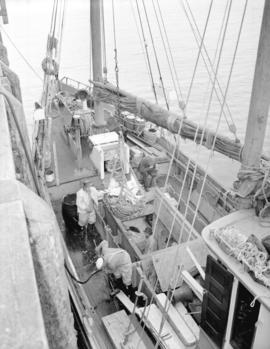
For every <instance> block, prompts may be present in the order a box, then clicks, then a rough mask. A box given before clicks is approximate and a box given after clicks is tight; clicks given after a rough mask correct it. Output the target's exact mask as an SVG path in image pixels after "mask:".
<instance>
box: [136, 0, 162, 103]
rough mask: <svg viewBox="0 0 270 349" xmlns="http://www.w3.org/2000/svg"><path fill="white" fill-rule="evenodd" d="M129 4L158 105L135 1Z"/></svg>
mask: <svg viewBox="0 0 270 349" xmlns="http://www.w3.org/2000/svg"><path fill="white" fill-rule="evenodd" d="M129 3H130V7H131V11H132V15H133V19H134V22H135V25H136V30H137V34H138V37H139V40H140V44H141V49H142V53H143V58H144V60H145V65H146V68H147V72H148V76H149V79H150V86H151V88H152V91H153V94H154V97H155V100H156V103H158V101H157V95H156V90H155V85H154V80H153V74H152V69H151V67H149V64H148V62H149V57H147V55H148V51H147V52H146V51H145V46H144V44H143V39H142V37H141V34H140V30H139V25H138V22H137V19H136V14H135V9H134V7H133V1H132V0H130V1H129Z"/></svg>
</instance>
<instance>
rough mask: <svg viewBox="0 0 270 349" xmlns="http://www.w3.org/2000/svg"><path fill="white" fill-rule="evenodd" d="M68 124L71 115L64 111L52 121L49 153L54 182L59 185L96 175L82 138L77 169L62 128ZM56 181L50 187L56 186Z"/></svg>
mask: <svg viewBox="0 0 270 349" xmlns="http://www.w3.org/2000/svg"><path fill="white" fill-rule="evenodd" d="M70 123H71V115H70V114H68V113H65V112H64V111H63V112H62V113H61V114H60V115H59V116H57V117H56V118H54V119H53V121H52V142H51V144H52V149H51V153H52V154H53V159H52V160H53V167H54V172H55V176H56V181H58V183H59V184H60V185H61V184H64V183H67V182H72V181H77V180H80V179H82V178H85V177H93V176H96V175H97V172H96V170H95V168H94V166H93V164H92V163H91V161H90V158H89V155H90V148H89V146H88V144H87V139H84V138H82V168H81V169H79V168H78V166H77V162H76V158H75V155H74V154H73V152H72V151H71V148H70V145H69V142H68V138H67V135H66V133H65V131H64V126H65V125H70ZM54 144H55V146H54ZM54 148H55V149H54ZM56 181H55V182H53V183H52V184H51V185H54V184H56Z"/></svg>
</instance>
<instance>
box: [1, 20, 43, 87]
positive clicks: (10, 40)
mask: <svg viewBox="0 0 270 349" xmlns="http://www.w3.org/2000/svg"><path fill="white" fill-rule="evenodd" d="M0 28H1V30H2V31H3V32H4V33H5V35H6V37H7V38H8V40H9V42H10V43H11V45H12V46H13V47H14V48H15V50H16V51H17V52H18V54H19V55H20V56H21V58H22V59H23V61H24V62H25V63H26V65H27V66H28V67H29V68H30V70H31V71H32V72H33V73H34V74H35V75H36V77H37V78H38V79H39V80H41V81H43V79H42V77H41V76H40V75H39V73H38V72H37V71H36V70H35V69H34V68H33V66H32V64H31V63H30V62H29V61H28V60H27V59H26V58H25V56H24V55H23V53H22V52H21V51H20V50H19V49H18V47H17V45H16V44H15V43H14V41H13V40H12V39H11V37H10V36H9V34H8V33H7V32H6V30H5V29H4V27H3V25H2V24H0Z"/></svg>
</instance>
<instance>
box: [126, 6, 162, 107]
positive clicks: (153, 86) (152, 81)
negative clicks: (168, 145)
mask: <svg viewBox="0 0 270 349" xmlns="http://www.w3.org/2000/svg"><path fill="white" fill-rule="evenodd" d="M135 1H136V7H137V12H138V17H139V21H140V26H141V31H142V37H143V43H144V48H145V54H146V60H147V67H148V71H149V74H150V79H151V84H152V90H153V93H154V96H155V100H156V103H158V98H157V92H156V88H155V83H154V78H153V72H152V67H151V63H150V58H149V52H148V45H147V41H146V37H145V32H144V29H143V22H142V17H141V13H140V8H139V4H138V0H135ZM131 3H132V0H131Z"/></svg>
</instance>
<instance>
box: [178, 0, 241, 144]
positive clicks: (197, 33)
mask: <svg viewBox="0 0 270 349" xmlns="http://www.w3.org/2000/svg"><path fill="white" fill-rule="evenodd" d="M228 1H229V0H228ZM186 6H187V7H188V9H189V12H190V15H191V18H192V20H193V23H194V26H195V29H194V27H193V24H192V22H191V19H190V18H189V15H188V13H187V10H186V8H185V6H184V5H183V4H182V7H183V9H184V12H185V14H186V16H187V19H188V22H189V24H190V26H191V30H192V32H193V35H194V38H195V40H196V43H197V45H199V41H200V40H201V35H200V31H199V28H198V25H197V23H196V20H195V18H194V15H193V13H192V10H191V8H190V6H189V4H188V2H187V1H186ZM227 8H228V2H227V5H226V8H225V12H224V17H223V20H222V22H224V18H225V14H226V11H227ZM222 26H223V24H222ZM197 36H198V38H197ZM218 41H220V35H219V38H218ZM203 52H204V54H205V55H206V58H205V57H204V55H202V58H203V62H204V65H205V68H206V71H207V73H208V75H209V80H210V81H211V82H212V83H213V78H212V75H211V72H212V73H213V74H214V71H215V69H214V66H213V64H212V62H211V59H210V57H209V54H208V52H207V49H206V47H205V45H203ZM215 57H216V53H215ZM206 59H207V61H206ZM207 62H208V63H207ZM208 64H209V66H210V70H211V72H210V70H209V68H208ZM216 84H217V87H218V90H217V89H216V87H215V90H214V92H215V95H216V97H217V100H218V102H219V103H220V105H221V98H223V97H224V95H223V91H222V88H221V86H220V83H219V80H218V79H217V80H216ZM218 91H219V93H220V95H221V97H220V96H219V94H218ZM226 108H227V112H228V114H229V117H230V119H231V124H230V123H229V121H228V118H227V116H226V114H225V111H224V112H223V115H224V118H225V121H226V123H227V125H228V129H229V131H230V132H231V133H233V135H234V137H235V141H236V142H239V139H238V137H237V135H236V125H235V123H234V120H233V117H232V114H231V111H230V108H229V106H228V104H227V103H226Z"/></svg>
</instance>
